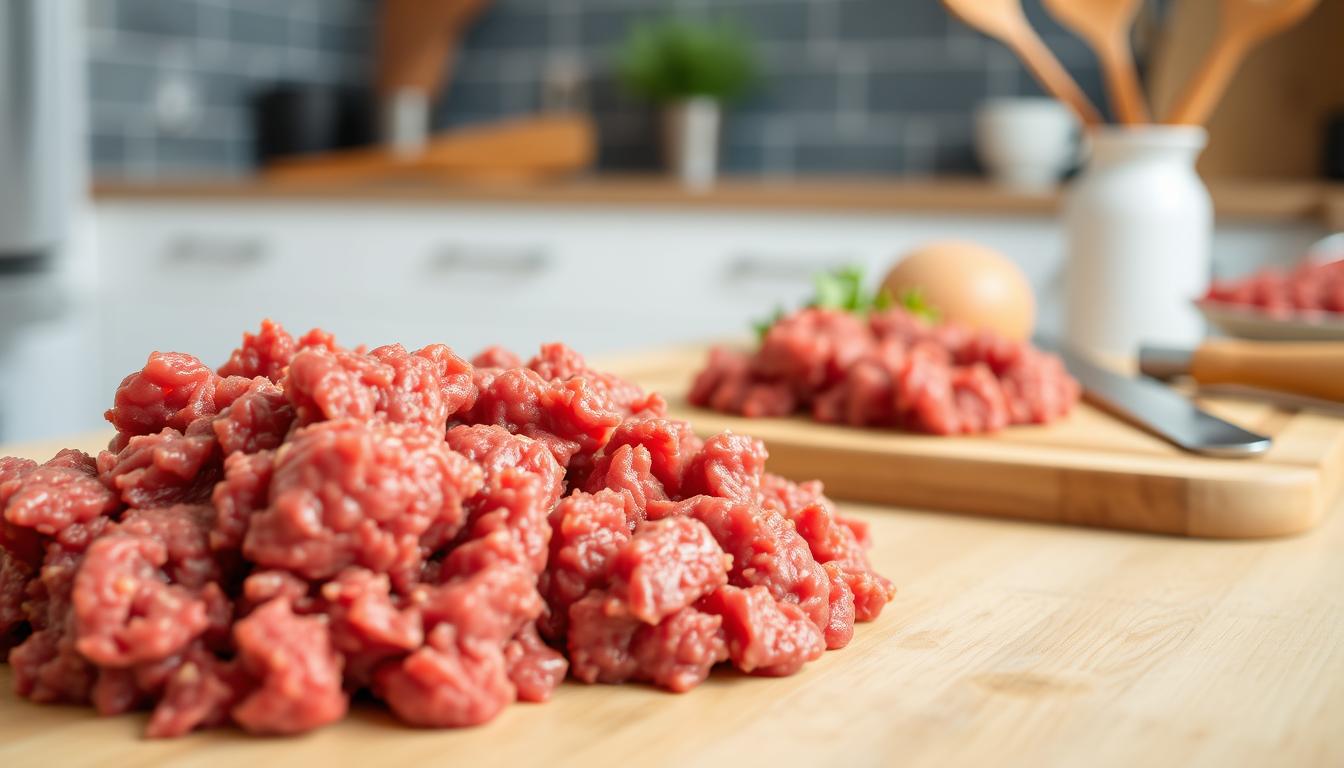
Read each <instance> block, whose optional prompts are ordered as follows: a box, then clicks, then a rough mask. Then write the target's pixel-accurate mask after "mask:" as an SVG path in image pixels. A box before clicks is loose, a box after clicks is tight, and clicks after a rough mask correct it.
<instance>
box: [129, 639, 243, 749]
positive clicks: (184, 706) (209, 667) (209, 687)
mask: <svg viewBox="0 0 1344 768" xmlns="http://www.w3.org/2000/svg"><path fill="white" fill-rule="evenodd" d="M250 687H251V681H250V680H249V678H248V675H247V673H246V672H244V671H243V669H242V666H241V664H239V663H237V662H232V661H222V660H220V659H219V658H218V657H216V656H214V655H212V654H210V653H209V652H206V651H203V650H200V649H199V648H197V649H195V650H193V651H192V652H189V653H187V654H186V656H185V658H184V660H183V661H182V663H181V664H179V665H178V666H176V667H175V668H174V669H173V672H172V674H170V675H168V677H167V679H166V681H165V682H164V684H163V690H162V698H160V699H159V703H158V704H157V705H156V706H155V707H154V712H153V713H152V714H151V715H150V718H149V725H148V726H146V728H145V735H146V736H149V737H150V738H170V737H173V736H181V735H182V734H185V733H189V732H191V731H193V730H195V729H197V728H209V727H212V726H217V725H223V724H225V723H226V722H228V720H229V717H230V710H232V709H233V707H234V705H235V704H236V703H237V702H238V699H239V698H240V697H241V696H242V695H243V693H244V692H245V691H246V690H247V689H249V688H250Z"/></svg>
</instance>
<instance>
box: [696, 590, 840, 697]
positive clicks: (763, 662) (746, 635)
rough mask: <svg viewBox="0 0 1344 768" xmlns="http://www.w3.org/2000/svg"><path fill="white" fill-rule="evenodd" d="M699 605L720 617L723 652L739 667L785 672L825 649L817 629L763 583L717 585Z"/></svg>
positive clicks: (754, 671) (741, 668) (814, 624)
mask: <svg viewBox="0 0 1344 768" xmlns="http://www.w3.org/2000/svg"><path fill="white" fill-rule="evenodd" d="M701 606H702V610H704V611H707V612H708V613H711V614H714V615H715V616H719V617H721V618H722V619H723V630H724V634H725V635H726V636H727V639H728V657H729V658H731V659H732V660H733V664H734V665H735V666H736V667H737V668H738V669H740V670H742V671H743V672H750V673H753V674H757V675H791V674H793V673H794V672H797V671H798V670H799V669H800V668H801V667H802V666H803V664H805V663H806V662H809V661H812V660H814V659H816V658H818V657H820V656H821V654H822V652H823V651H825V650H826V643H825V640H824V639H823V636H822V632H823V629H819V628H818V627H817V625H816V623H815V622H813V621H812V620H811V619H810V618H809V617H808V616H807V614H805V613H803V611H802V610H801V609H800V608H799V607H798V606H797V605H794V604H793V603H787V602H783V601H780V600H776V599H775V598H774V597H772V596H771V594H770V590H768V589H766V588H765V587H751V588H749V589H739V588H737V587H733V586H726V587H722V588H720V589H719V590H718V591H716V592H715V593H714V594H712V595H710V596H709V597H707V598H705V600H704V602H703V603H702V604H701Z"/></svg>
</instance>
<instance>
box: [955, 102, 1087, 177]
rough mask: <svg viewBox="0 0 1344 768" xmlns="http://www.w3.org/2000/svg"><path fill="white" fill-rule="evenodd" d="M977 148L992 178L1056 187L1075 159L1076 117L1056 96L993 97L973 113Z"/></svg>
mask: <svg viewBox="0 0 1344 768" xmlns="http://www.w3.org/2000/svg"><path fill="white" fill-rule="evenodd" d="M975 149H976V154H977V155H978V156H979V158H980V163H981V164H982V165H983V166H984V167H985V169H986V170H988V171H989V174H990V177H991V178H992V179H994V180H995V181H996V182H998V183H1000V184H1003V185H1004V186H1007V187H1011V188H1013V189H1019V190H1022V191H1025V192H1045V191H1049V190H1052V189H1054V188H1055V187H1056V186H1057V185H1058V184H1059V179H1060V177H1061V176H1063V175H1064V172H1065V171H1067V170H1069V169H1070V168H1072V167H1073V166H1074V164H1075V163H1076V162H1077V159H1078V120H1077V118H1075V117H1074V116H1073V113H1072V112H1070V111H1069V108H1068V107H1066V106H1064V105H1063V104H1061V103H1060V102H1058V101H1056V100H1054V99H1043V98H1042V99H991V100H989V101H987V102H985V103H984V104H983V105H981V107H980V109H979V110H977V111H976V114H975Z"/></svg>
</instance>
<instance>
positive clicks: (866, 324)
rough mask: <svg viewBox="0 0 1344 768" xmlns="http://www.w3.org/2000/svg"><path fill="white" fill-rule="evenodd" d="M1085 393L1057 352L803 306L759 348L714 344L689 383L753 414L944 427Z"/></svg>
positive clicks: (883, 314) (963, 427)
mask: <svg viewBox="0 0 1344 768" xmlns="http://www.w3.org/2000/svg"><path fill="white" fill-rule="evenodd" d="M1078 397H1079V387H1078V382H1077V381H1075V380H1074V379H1073V377H1071V376H1069V374H1068V372H1067V371H1065V370H1064V366H1063V365H1062V364H1061V363H1060V361H1059V359H1058V358H1056V357H1055V356H1053V355H1050V354H1047V353H1045V352H1042V351H1041V350H1039V349H1036V348H1035V347H1033V346H1032V345H1030V344H1028V343H1025V342H1015V341H1009V340H1007V339H1003V338H1000V337H998V336H995V335H994V334H992V333H989V332H986V331H971V330H969V329H966V328H963V327H961V326H958V325H955V324H951V323H946V324H942V325H933V324H930V323H927V322H925V321H924V320H922V319H921V318H918V317H916V316H914V315H912V314H910V313H909V312H906V311H905V310H903V309H899V308H893V309H887V310H882V311H880V312H874V313H873V314H871V315H869V316H867V317H860V316H858V315H855V314H852V313H850V312H845V311H842V310H833V309H817V308H808V309H803V310H799V311H797V312H795V313H793V314H791V315H787V316H785V317H783V318H781V319H779V320H778V321H776V322H775V323H774V324H773V325H772V326H771V327H770V328H769V329H768V330H767V331H766V333H765V336H764V338H763V339H762V341H761V345H760V347H759V348H758V349H757V350H756V351H755V352H745V351H740V350H737V349H732V348H727V347H717V348H715V349H713V350H711V352H710V356H709V360H708V361H707V362H706V364H705V367H704V369H703V370H701V371H700V373H699V375H697V376H696V379H695V382H694V384H693V385H692V388H691V391H690V401H691V403H693V404H694V405H699V406H702V407H706V408H712V409H714V410H718V411H724V412H726V413H735V414H740V415H743V416H748V417H752V418H765V417H775V416H787V415H789V414H792V413H796V412H799V411H802V412H806V413H809V414H810V415H811V416H812V417H813V418H814V419H816V420H817V421H822V422H827V423H833V424H849V425H852V426H880V427H897V428H901V429H908V430H912V431H916V432H928V433H933V434H939V435H952V434H975V433H981V432H994V431H997V430H1000V429H1003V428H1004V427H1007V426H1009V425H1013V424H1045V423H1048V422H1051V421H1054V420H1055V419H1058V418H1060V417H1062V416H1064V415H1065V414H1067V413H1068V412H1069V410H1070V409H1072V407H1073V405H1074V403H1076V402H1077V401H1078Z"/></svg>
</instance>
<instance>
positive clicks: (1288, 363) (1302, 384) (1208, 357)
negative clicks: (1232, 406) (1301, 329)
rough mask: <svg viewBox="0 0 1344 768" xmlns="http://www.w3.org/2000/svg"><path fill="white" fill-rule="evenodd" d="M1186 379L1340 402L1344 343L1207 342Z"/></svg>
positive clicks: (1343, 396)
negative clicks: (1257, 388)
mask: <svg viewBox="0 0 1344 768" xmlns="http://www.w3.org/2000/svg"><path fill="white" fill-rule="evenodd" d="M1190 375H1191V376H1192V377H1194V379H1195V381H1198V382H1199V383H1201V384H1245V385H1248V386H1252V387H1261V388H1263V389H1273V390H1277V391H1279V392H1291V393H1293V394H1297V395H1307V396H1309V397H1319V398H1323V399H1326V400H1334V401H1337V402H1344V342H1339V341H1302V342H1278V341H1275V342H1264V341H1260V342H1257V341H1243V340H1239V339H1211V340H1209V341H1207V342H1205V343H1204V344H1203V345H1202V346H1200V348H1199V349H1197V350H1195V353H1194V356H1193V357H1192V358H1191V360H1190Z"/></svg>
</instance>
